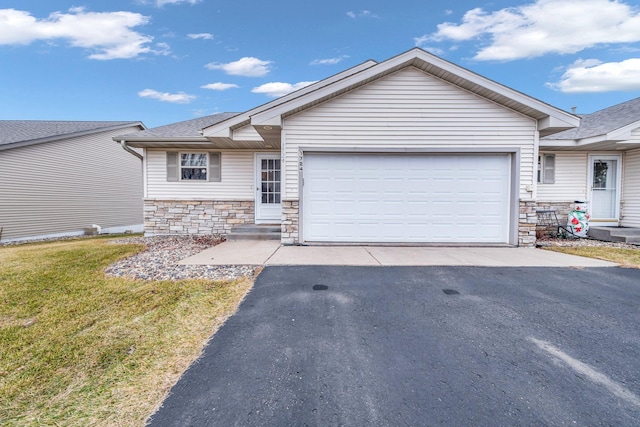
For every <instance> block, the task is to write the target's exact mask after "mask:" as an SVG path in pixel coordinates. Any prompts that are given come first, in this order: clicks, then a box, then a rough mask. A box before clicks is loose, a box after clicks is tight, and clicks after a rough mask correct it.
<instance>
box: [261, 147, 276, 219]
mask: <svg viewBox="0 0 640 427" xmlns="http://www.w3.org/2000/svg"><path fill="white" fill-rule="evenodd" d="M280 165H281V162H280V154H256V224H279V223H280V221H281V216H282V202H281V193H280V175H281V170H280Z"/></svg>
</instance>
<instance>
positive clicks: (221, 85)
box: [200, 82, 239, 91]
mask: <svg viewBox="0 0 640 427" xmlns="http://www.w3.org/2000/svg"><path fill="white" fill-rule="evenodd" d="M200 87H201V88H202V89H211V90H220V91H222V90H227V89H234V88H237V87H239V86H238V85H237V84H233V83H222V82H217V83H209V84H206V85H204V86H200Z"/></svg>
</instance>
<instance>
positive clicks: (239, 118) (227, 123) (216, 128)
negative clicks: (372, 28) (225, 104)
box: [203, 60, 377, 136]
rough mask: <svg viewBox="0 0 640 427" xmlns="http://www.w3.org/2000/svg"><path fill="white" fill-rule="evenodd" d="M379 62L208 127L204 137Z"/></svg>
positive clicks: (360, 65) (335, 76)
mask: <svg viewBox="0 0 640 427" xmlns="http://www.w3.org/2000/svg"><path fill="white" fill-rule="evenodd" d="M376 64H377V62H376V61H373V60H368V61H365V62H363V63H362V64H359V65H356V66H355V67H351V68H349V69H348V70H345V71H342V72H340V73H338V74H335V75H333V76H331V77H327V78H326V79H324V80H320V81H319V82H316V83H314V84H312V85H309V86H306V87H303V88H302V89H299V90H297V91H295V92H291V93H289V94H287V95H284V96H281V97H280V98H277V99H274V100H273V101H270V102H267V103H266V104H262V105H260V106H258V107H256V108H253V109H251V110H249V111H246V112H244V113H242V114H239V115H237V116H235V117H232V118H230V119H227V120H225V121H223V122H220V123H216V124H215V125H212V126H209V127H206V128H204V129H203V135H204V136H214V134H216V133H218V132H219V131H221V130H223V129H232V128H234V127H235V126H238V125H240V124H241V123H243V122H245V121H249V120H250V119H251V117H252V116H253V115H255V114H257V113H259V112H261V111H264V110H268V109H269V108H274V107H276V106H278V105H281V104H284V103H286V102H289V101H291V100H292V99H295V98H297V97H300V96H304V95H306V94H308V93H310V92H313V91H316V90H318V89H319V88H322V87H324V86H327V85H330V84H331V83H334V82H336V81H339V80H341V79H344V78H346V77H348V76H351V75H353V74H357V73H359V72H361V71H362V70H366V69H367V68H371V67H373V66H374V65H376Z"/></svg>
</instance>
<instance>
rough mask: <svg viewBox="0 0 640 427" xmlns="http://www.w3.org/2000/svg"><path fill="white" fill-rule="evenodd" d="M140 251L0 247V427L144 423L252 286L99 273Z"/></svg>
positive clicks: (90, 245)
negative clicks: (159, 279)
mask: <svg viewBox="0 0 640 427" xmlns="http://www.w3.org/2000/svg"><path fill="white" fill-rule="evenodd" d="M142 249H143V247H142V246H141V245H122V244H110V243H108V241H107V240H105V239H88V240H87V239H85V240H76V241H62V242H53V243H41V244H30V245H20V246H8V247H0V425H3V426H29V425H33V426H35V425H38V426H40V425H64V426H90V425H105V426H106V425H109V426H112V425H118V426H142V425H144V422H145V420H146V418H147V417H148V416H149V415H151V414H152V413H153V412H154V410H155V409H156V408H157V406H158V405H159V404H160V403H161V401H162V399H163V397H164V396H165V394H166V392H167V391H168V389H169V388H170V387H171V386H172V385H173V384H174V383H175V381H176V380H177V378H178V377H179V375H180V374H181V373H182V372H183V371H184V370H185V369H186V368H187V367H188V366H189V364H190V363H191V362H192V361H193V360H194V359H195V358H196V357H197V356H198V355H199V354H200V352H201V350H202V348H203V346H204V344H205V343H206V341H207V339H208V337H210V336H211V334H212V333H213V332H214V331H215V330H216V329H217V328H218V327H219V326H220V325H221V324H222V323H223V322H224V321H225V320H226V319H227V318H228V317H229V316H230V315H231V314H232V313H233V312H235V310H236V309H237V307H238V304H239V303H240V301H241V300H242V298H243V297H244V296H245V295H246V293H247V292H248V291H249V289H250V288H251V285H252V281H251V280H250V279H242V280H238V281H234V282H212V281H206V280H189V281H181V282H169V281H165V282H145V281H134V280H129V279H123V278H111V277H106V276H105V275H104V273H103V269H104V268H105V267H106V266H107V265H109V264H110V263H112V262H114V261H115V260H117V259H120V258H123V257H126V256H129V255H131V254H134V253H136V252H139V251H141V250H142Z"/></svg>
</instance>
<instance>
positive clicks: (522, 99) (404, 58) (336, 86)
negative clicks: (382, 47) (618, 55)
mask: <svg viewBox="0 0 640 427" xmlns="http://www.w3.org/2000/svg"><path fill="white" fill-rule="evenodd" d="M416 59H417V60H419V61H423V62H424V63H426V64H430V65H433V66H435V67H438V68H440V69H442V70H444V71H446V72H448V73H451V74H453V75H455V76H458V77H461V78H463V79H465V80H467V81H469V82H470V83H473V84H476V85H478V86H482V87H484V88H486V89H488V90H490V91H492V92H494V93H496V94H499V95H502V96H505V97H507V98H509V99H512V100H514V101H516V102H518V103H520V104H523V105H525V106H527V107H529V108H532V109H534V110H536V111H539V112H541V113H543V114H546V115H547V116H549V117H550V118H552V120H551V119H550V120H549V123H551V121H553V122H554V123H556V124H559V125H560V126H559V127H563V128H573V127H577V126H578V125H579V124H580V117H578V116H576V115H574V114H571V113H568V112H566V111H562V110H560V109H558V108H556V107H553V106H551V105H549V104H546V103H544V102H542V101H539V100H537V99H535V98H532V97H530V96H528V95H525V94H523V93H521V92H518V91H516V90H513V89H511V88H508V87H507V86H504V85H502V84H500V83H497V82H494V81H493V80H490V79H487V78H486V77H483V76H481V75H479V74H476V73H474V72H472V71H469V70H467V69H465V68H462V67H460V66H458V65H455V64H453V63H451V62H448V61H445V60H444V59H441V58H439V57H437V56H435V55H432V54H430V53H428V52H426V51H424V50H422V49H419V48H414V49H411V50H409V51H407V52H405V53H402V54H400V55H398V56H395V57H393V58H391V59H388V60H386V61H384V62H381V63H379V64H377V65H375V66H373V67H369V68H367V69H365V70H363V71H361V72H359V73H356V74H353V75H351V76H349V77H346V78H344V79H342V80H339V81H336V82H335V83H333V84H330V85H326V86H324V87H322V88H319V89H318V90H315V91H313V92H312V93H308V94H305V95H302V96H298V97H297V98H295V99H294V100H292V101H290V102H287V103H282V104H279V105H277V106H273V107H271V108H269V109H264V110H263V111H261V112H257V113H256V114H254V115H253V116H252V117H251V124H252V125H263V124H264V123H266V122H270V121H275V120H277V119H276V117H277V116H282V115H283V114H286V113H287V112H288V111H292V110H295V109H298V108H300V107H303V106H304V105H306V104H309V103H311V102H313V101H314V100H317V99H321V98H324V97H330V96H331V94H332V93H335V92H339V91H340V90H343V89H345V88H348V87H350V86H352V85H354V84H357V83H358V82H360V81H364V80H367V79H370V78H372V77H375V76H376V75H378V74H382V73H384V72H385V71H388V70H391V69H393V68H395V67H401V66H402V64H405V63H406V64H407V65H411V63H412V62H413V61H414V60H416ZM451 84H452V83H451Z"/></svg>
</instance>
